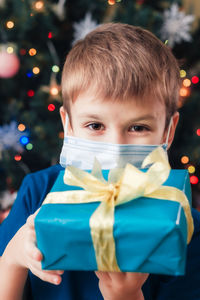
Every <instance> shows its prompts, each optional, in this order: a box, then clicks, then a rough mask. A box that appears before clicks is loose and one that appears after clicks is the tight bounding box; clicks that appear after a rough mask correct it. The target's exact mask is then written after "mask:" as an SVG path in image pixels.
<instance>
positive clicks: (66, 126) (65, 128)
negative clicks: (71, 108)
mask: <svg viewBox="0 0 200 300" xmlns="http://www.w3.org/2000/svg"><path fill="white" fill-rule="evenodd" d="M68 124H69V117H68V114H65V127H64V136H65V137H66V136H67V130H68Z"/></svg>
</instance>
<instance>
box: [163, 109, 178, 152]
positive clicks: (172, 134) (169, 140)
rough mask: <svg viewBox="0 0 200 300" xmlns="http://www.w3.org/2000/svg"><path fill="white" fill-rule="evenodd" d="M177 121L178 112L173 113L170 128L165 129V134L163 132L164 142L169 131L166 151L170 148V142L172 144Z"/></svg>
mask: <svg viewBox="0 0 200 300" xmlns="http://www.w3.org/2000/svg"><path fill="white" fill-rule="evenodd" d="M178 121H179V112H175V113H174V115H173V116H172V123H171V128H170V129H169V128H168V129H167V130H166V132H165V140H166V137H167V132H168V130H170V132H169V138H168V147H167V149H169V148H170V146H171V144H172V142H173V139H174V135H175V131H176V126H177V124H178Z"/></svg>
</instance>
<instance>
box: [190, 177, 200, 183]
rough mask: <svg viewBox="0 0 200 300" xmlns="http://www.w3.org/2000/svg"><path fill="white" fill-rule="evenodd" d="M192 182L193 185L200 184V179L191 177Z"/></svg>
mask: <svg viewBox="0 0 200 300" xmlns="http://www.w3.org/2000/svg"><path fill="white" fill-rule="evenodd" d="M190 182H191V184H197V183H198V182H199V179H198V177H197V176H195V175H192V176H191V177H190Z"/></svg>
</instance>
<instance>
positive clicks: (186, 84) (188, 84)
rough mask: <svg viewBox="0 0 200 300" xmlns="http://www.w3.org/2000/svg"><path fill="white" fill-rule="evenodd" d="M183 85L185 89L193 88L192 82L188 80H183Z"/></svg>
mask: <svg viewBox="0 0 200 300" xmlns="http://www.w3.org/2000/svg"><path fill="white" fill-rule="evenodd" d="M183 85H184V86H185V87H189V86H191V80H190V79H188V78H186V79H184V80H183Z"/></svg>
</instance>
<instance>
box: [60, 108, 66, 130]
mask: <svg viewBox="0 0 200 300" xmlns="http://www.w3.org/2000/svg"><path fill="white" fill-rule="evenodd" d="M60 117H61V121H62V125H63V129H64V128H65V121H66V111H65V109H64V107H63V106H61V107H60Z"/></svg>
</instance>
